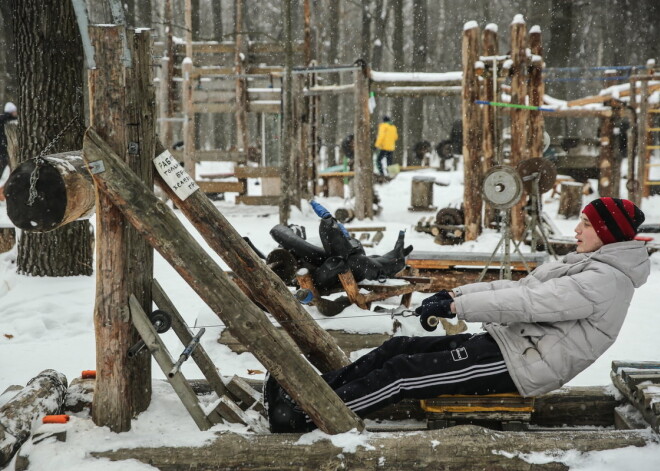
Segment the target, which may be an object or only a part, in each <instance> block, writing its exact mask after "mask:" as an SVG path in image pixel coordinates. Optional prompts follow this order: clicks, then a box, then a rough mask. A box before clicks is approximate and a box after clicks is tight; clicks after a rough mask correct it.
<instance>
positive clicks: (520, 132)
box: [511, 17, 529, 240]
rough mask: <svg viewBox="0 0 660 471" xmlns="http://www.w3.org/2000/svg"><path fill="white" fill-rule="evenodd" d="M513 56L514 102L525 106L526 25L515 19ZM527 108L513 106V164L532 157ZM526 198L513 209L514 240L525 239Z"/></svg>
mask: <svg viewBox="0 0 660 471" xmlns="http://www.w3.org/2000/svg"><path fill="white" fill-rule="evenodd" d="M511 58H512V59H513V77H512V78H511V103H513V104H518V105H524V104H525V97H526V96H527V86H526V85H527V65H528V64H527V25H526V24H525V21H524V20H522V17H520V19H518V18H516V19H514V22H513V23H511ZM528 116H529V111H528V110H522V109H511V166H512V167H514V168H515V167H516V165H518V163H520V162H521V161H522V160H525V159H527V158H528V157H529V153H528V152H527V146H526V143H527V123H528V121H529V119H528V118H527V117H528ZM526 200H527V198H526V197H525V194H524V193H523V196H522V198H520V202H519V203H517V204H516V205H515V206H513V207H512V208H511V235H512V236H513V238H514V239H515V240H522V238H523V236H524V231H525V214H524V211H523V206H524V204H525V201H526Z"/></svg>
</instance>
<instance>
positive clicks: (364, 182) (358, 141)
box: [354, 63, 374, 220]
mask: <svg viewBox="0 0 660 471" xmlns="http://www.w3.org/2000/svg"><path fill="white" fill-rule="evenodd" d="M354 77H355V95H354V98H355V115H354V134H355V178H356V180H355V208H354V211H355V217H357V218H358V219H359V220H362V219H372V218H373V216H374V186H373V185H374V184H373V176H374V165H373V161H372V157H371V136H370V113H369V67H368V66H367V64H366V63H363V64H362V68H361V69H360V70H356V71H355V73H354Z"/></svg>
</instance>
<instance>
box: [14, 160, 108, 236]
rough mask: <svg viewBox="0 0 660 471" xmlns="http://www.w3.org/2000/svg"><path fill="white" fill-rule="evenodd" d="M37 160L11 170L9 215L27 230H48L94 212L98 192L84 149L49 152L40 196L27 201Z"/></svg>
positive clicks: (42, 166) (43, 165) (42, 167)
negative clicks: (83, 155) (83, 153)
mask: <svg viewBox="0 0 660 471" xmlns="http://www.w3.org/2000/svg"><path fill="white" fill-rule="evenodd" d="M36 165H37V164H36V162H35V161H34V160H26V161H24V162H22V163H21V164H20V165H18V166H17V167H16V168H15V169H14V170H13V171H12V173H11V175H10V177H9V179H8V180H7V183H6V185H5V189H4V193H5V197H6V198H7V216H9V219H10V220H11V222H12V223H13V224H14V225H15V226H16V227H18V228H19V229H23V230H26V231H38V232H47V231H52V230H55V229H57V228H59V227H62V226H64V225H66V224H68V223H70V222H73V221H75V220H76V219H79V218H86V217H89V216H91V215H92V214H93V213H94V203H95V201H94V200H95V196H96V195H95V192H94V183H93V182H92V177H91V176H90V175H89V172H88V171H87V168H86V166H85V162H84V161H83V158H82V152H81V151H71V152H62V153H59V154H51V155H47V156H45V157H44V158H43V162H42V163H41V164H39V180H38V181H37V186H38V192H39V193H41V194H43V195H44V197H43V198H37V199H36V200H35V201H34V203H33V204H32V205H29V204H28V201H29V195H30V176H31V175H32V173H33V171H34V169H35V166H36Z"/></svg>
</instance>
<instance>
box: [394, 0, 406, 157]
mask: <svg viewBox="0 0 660 471" xmlns="http://www.w3.org/2000/svg"><path fill="white" fill-rule="evenodd" d="M392 16H393V20H394V21H393V23H394V24H393V25H392V26H393V28H392V29H393V31H392V52H393V55H394V58H393V66H394V70H395V71H396V72H401V71H403V70H405V66H406V64H405V56H404V54H403V45H404V44H403V0H392ZM403 110H404V103H403V98H393V99H392V121H393V122H394V124H395V125H396V126H397V127H398V128H399V141H398V143H397V144H398V145H397V148H396V151H395V152H394V163H397V164H399V165H403V143H404V142H405V134H406V133H405V129H406V122H405V120H404V111H403Z"/></svg>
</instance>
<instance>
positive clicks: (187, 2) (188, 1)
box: [184, 0, 193, 59]
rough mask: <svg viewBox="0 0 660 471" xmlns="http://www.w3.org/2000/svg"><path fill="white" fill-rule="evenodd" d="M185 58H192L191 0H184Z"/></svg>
mask: <svg viewBox="0 0 660 471" xmlns="http://www.w3.org/2000/svg"><path fill="white" fill-rule="evenodd" d="M184 15H185V23H186V57H190V58H191V59H192V58H193V44H192V42H193V34H192V30H193V25H192V0H185V13H184Z"/></svg>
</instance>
